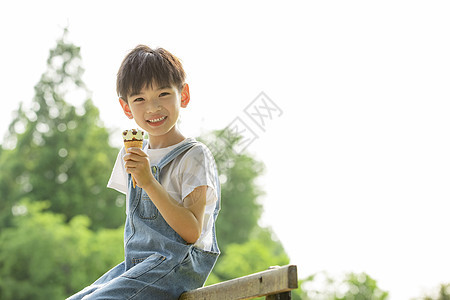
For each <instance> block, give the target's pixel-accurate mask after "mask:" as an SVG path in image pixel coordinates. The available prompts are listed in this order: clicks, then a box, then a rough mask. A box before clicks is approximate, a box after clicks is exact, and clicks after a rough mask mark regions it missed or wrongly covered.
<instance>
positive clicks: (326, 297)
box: [293, 272, 389, 300]
mask: <svg viewBox="0 0 450 300" xmlns="http://www.w3.org/2000/svg"><path fill="white" fill-rule="evenodd" d="M293 296H294V297H293V298H294V299H302V300H310V299H311V300H314V299H323V300H341V299H345V300H347V299H348V300H366V299H367V300H385V299H387V298H388V296H389V293H388V292H387V291H384V290H382V289H380V288H379V287H378V285H377V282H376V280H375V279H373V278H372V277H370V276H369V275H367V274H366V273H347V274H345V275H344V277H343V278H341V279H334V278H332V277H330V276H329V275H328V274H327V273H325V272H320V273H317V274H313V275H310V276H308V277H307V278H305V279H302V280H300V281H299V289H298V290H294V291H293Z"/></svg>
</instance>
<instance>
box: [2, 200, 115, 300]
mask: <svg viewBox="0 0 450 300" xmlns="http://www.w3.org/2000/svg"><path fill="white" fill-rule="evenodd" d="M49 205H50V203H49V202H45V201H39V202H37V201H34V202H27V201H23V202H21V203H19V204H18V205H17V206H15V209H14V210H15V214H16V216H15V217H14V221H13V226H12V227H9V228H7V229H5V230H3V231H2V232H1V234H0V245H1V247H0V278H2V280H0V299H5V300H7V299H17V300H20V299H37V300H39V299H64V298H66V297H68V296H70V295H71V294H73V293H75V292H77V291H78V290H81V289H82V288H84V287H85V286H87V285H89V284H91V283H92V282H93V281H94V280H95V279H97V278H98V277H99V276H101V274H103V273H105V272H106V271H107V270H108V269H109V268H111V267H113V266H114V265H116V264H117V263H119V262H120V261H121V260H123V249H122V247H120V246H119V245H121V244H122V243H123V229H122V228H119V229H102V230H98V231H96V232H94V231H91V230H90V229H89V225H90V220H89V218H88V217H86V216H81V215H79V216H76V217H74V218H72V219H71V220H70V221H69V222H68V223H67V222H66V217H65V216H64V215H62V214H55V213H52V212H49V211H46V212H44V210H45V209H46V208H48V206H49Z"/></svg>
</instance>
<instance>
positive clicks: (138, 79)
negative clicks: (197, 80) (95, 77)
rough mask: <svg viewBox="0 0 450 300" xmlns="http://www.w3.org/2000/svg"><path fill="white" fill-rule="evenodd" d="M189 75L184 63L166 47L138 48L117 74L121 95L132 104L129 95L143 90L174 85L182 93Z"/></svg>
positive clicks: (126, 59)
mask: <svg viewBox="0 0 450 300" xmlns="http://www.w3.org/2000/svg"><path fill="white" fill-rule="evenodd" d="M185 78H186V74H185V72H184V69H183V66H182V64H181V62H180V60H179V59H178V58H177V57H176V56H174V55H173V54H172V53H170V52H169V51H167V50H165V49H163V48H156V49H152V48H150V47H148V46H145V45H138V46H136V48H134V49H133V50H131V52H130V53H128V54H127V56H125V58H124V60H123V61H122V64H121V66H120V68H119V71H118V72H117V83H116V84H117V95H118V96H119V97H120V98H122V99H123V100H125V101H127V102H128V99H127V97H128V95H131V94H139V93H140V91H141V90H142V88H143V87H145V86H148V85H150V86H151V87H152V88H153V84H155V85H157V86H158V87H162V86H169V85H174V86H175V87H177V88H178V89H179V90H180V91H181V90H182V88H183V85H184V81H185Z"/></svg>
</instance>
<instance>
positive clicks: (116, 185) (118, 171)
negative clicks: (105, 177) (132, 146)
mask: <svg viewBox="0 0 450 300" xmlns="http://www.w3.org/2000/svg"><path fill="white" fill-rule="evenodd" d="M124 155H125V148H124V147H122V149H121V150H120V152H119V154H118V155H117V159H116V163H115V164H114V168H113V171H112V173H111V177H110V178H109V181H108V184H107V187H108V188H112V189H115V190H116V191H118V192H121V193H123V194H126V193H127V191H128V187H127V180H128V173H127V172H126V170H125V164H124V161H123V156H124Z"/></svg>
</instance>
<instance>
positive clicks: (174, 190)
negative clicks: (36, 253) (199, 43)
mask: <svg viewBox="0 0 450 300" xmlns="http://www.w3.org/2000/svg"><path fill="white" fill-rule="evenodd" d="M184 81H185V73H184V70H183V67H182V65H181V63H180V61H179V60H178V59H177V58H176V57H175V56H173V55H172V54H171V53H169V52H168V51H166V50H164V49H162V48H157V49H151V48H149V47H147V46H143V45H140V46H137V47H136V48H135V49H134V50H132V51H131V52H130V53H129V54H128V55H127V56H126V57H125V59H124V60H123V62H122V65H121V67H120V69H119V72H118V74H117V93H118V95H119V101H120V104H121V106H122V109H123V111H124V113H125V115H126V116H127V117H128V118H129V119H134V120H135V122H136V124H137V125H139V127H141V128H142V129H144V130H145V131H146V132H147V133H148V136H149V140H148V142H147V141H144V146H143V148H142V149H139V148H129V149H128V153H126V152H125V150H124V148H122V150H121V151H120V153H119V155H118V157H117V160H116V163H115V165H114V169H113V172H112V175H111V178H110V180H109V182H108V187H110V188H114V189H116V190H118V191H119V192H122V193H124V194H126V200H127V201H126V202H127V218H126V222H125V240H124V244H125V261H124V262H122V263H121V264H119V265H117V266H116V267H114V268H113V269H111V270H110V271H109V272H107V273H106V274H104V275H103V276H102V277H100V278H99V279H98V280H97V281H96V282H94V283H93V284H92V285H90V286H88V287H86V288H85V289H83V290H82V291H80V292H79V293H77V294H76V295H73V296H72V297H70V298H69V299H71V300H75V299H177V298H178V297H179V295H180V294H181V293H183V292H184V291H187V290H192V289H195V288H198V287H201V286H202V285H203V284H204V282H205V281H206V278H207V277H208V275H209V273H210V272H211V270H212V268H213V266H214V264H215V262H216V260H217V257H218V256H219V249H218V246H217V241H216V237H215V227H214V223H215V220H216V217H217V214H218V211H219V206H220V204H219V203H220V185H219V182H218V176H217V170H216V166H215V162H214V158H213V157H212V155H211V153H210V151H209V150H208V149H207V147H206V146H205V145H203V144H202V143H200V142H197V141H196V140H195V139H192V138H185V137H184V136H183V134H182V133H181V132H180V131H179V129H178V128H177V126H176V124H177V120H178V117H179V113H180V109H181V108H185V107H186V106H187V105H188V103H189V100H190V95H189V86H188V85H187V83H185V82H184ZM132 178H134V179H135V181H136V187H135V188H134V187H133V183H132Z"/></svg>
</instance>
